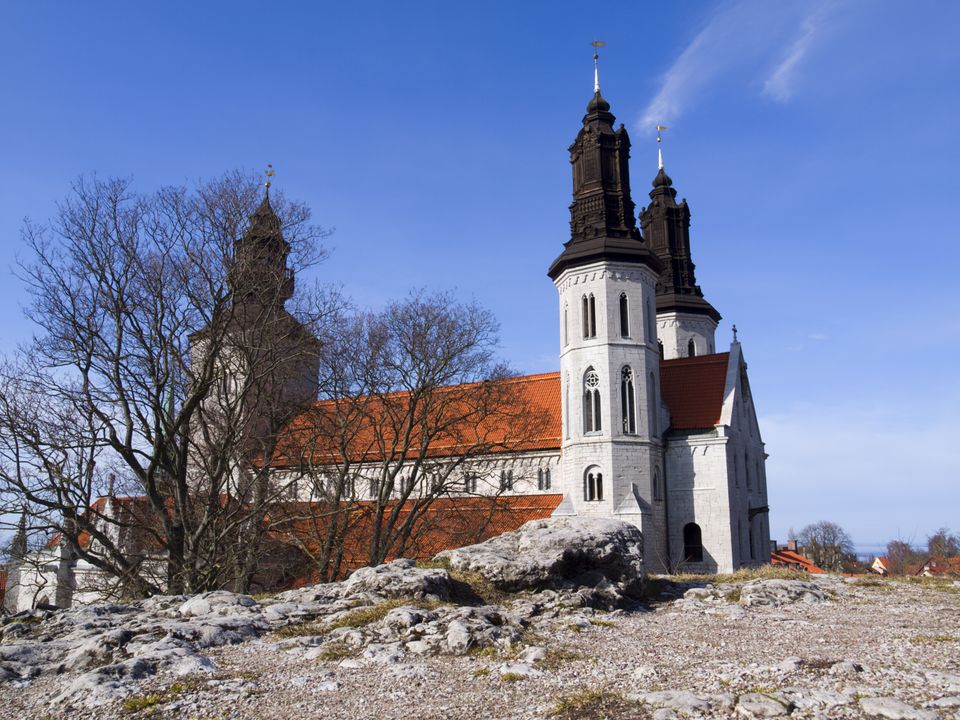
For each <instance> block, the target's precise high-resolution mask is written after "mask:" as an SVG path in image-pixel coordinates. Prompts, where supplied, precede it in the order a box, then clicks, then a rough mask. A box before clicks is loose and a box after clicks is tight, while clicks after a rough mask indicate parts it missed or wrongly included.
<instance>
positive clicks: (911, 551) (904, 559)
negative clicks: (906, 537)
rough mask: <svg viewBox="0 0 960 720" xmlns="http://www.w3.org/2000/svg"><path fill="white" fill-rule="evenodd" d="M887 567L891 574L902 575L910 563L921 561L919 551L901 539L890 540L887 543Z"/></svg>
mask: <svg viewBox="0 0 960 720" xmlns="http://www.w3.org/2000/svg"><path fill="white" fill-rule="evenodd" d="M886 552H887V554H886V557H887V567H888V569H889V571H890V574H891V575H904V574H905V573H906V572H907V571H908V568H909V567H910V566H911V565H920V563H922V562H923V557H921V555H920V552H919V551H918V550H917V549H916V548H915V547H913V546H912V545H911V544H910V543H908V542H905V541H903V540H891V541H890V542H888V543H887V551H886Z"/></svg>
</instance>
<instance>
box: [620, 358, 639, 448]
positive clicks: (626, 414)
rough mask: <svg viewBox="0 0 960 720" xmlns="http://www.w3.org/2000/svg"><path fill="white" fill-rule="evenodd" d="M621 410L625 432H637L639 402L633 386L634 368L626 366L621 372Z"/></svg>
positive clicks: (631, 433)
mask: <svg viewBox="0 0 960 720" xmlns="http://www.w3.org/2000/svg"><path fill="white" fill-rule="evenodd" d="M620 410H621V417H622V419H623V432H624V433H626V434H627V435H636V434H637V402H636V391H635V390H634V387H633V370H631V369H630V368H629V367H625V368H624V369H623V372H622V373H621V374H620Z"/></svg>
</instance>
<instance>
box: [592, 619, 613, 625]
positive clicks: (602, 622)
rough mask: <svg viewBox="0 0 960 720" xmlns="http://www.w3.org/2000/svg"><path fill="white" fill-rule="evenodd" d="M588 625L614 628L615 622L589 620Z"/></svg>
mask: <svg viewBox="0 0 960 720" xmlns="http://www.w3.org/2000/svg"><path fill="white" fill-rule="evenodd" d="M590 624H591V625H595V626H596V627H616V623H615V622H610V621H609V620H596V619H593V618H591V619H590Z"/></svg>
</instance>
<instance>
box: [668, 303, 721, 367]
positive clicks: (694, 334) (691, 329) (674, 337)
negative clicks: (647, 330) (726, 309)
mask: <svg viewBox="0 0 960 720" xmlns="http://www.w3.org/2000/svg"><path fill="white" fill-rule="evenodd" d="M716 331H717V323H716V321H715V320H713V319H712V318H711V317H709V316H707V315H696V314H693V313H678V312H672V311H671V312H661V313H658V314H657V337H658V339H659V340H660V343H661V344H662V345H663V359H664V360H673V359H674V358H680V357H690V356H691V353H690V350H691V349H693V350H694V353H693V354H694V355H712V354H713V353H715V352H716V348H715V346H714V335H715V334H716ZM691 342H693V346H692V348H691V345H690V343H691Z"/></svg>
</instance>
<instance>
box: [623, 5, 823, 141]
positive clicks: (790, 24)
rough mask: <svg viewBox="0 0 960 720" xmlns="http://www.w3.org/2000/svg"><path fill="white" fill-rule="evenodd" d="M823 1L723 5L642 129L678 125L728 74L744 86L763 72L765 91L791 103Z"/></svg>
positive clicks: (664, 81)
mask: <svg viewBox="0 0 960 720" xmlns="http://www.w3.org/2000/svg"><path fill="white" fill-rule="evenodd" d="M824 3H825V0H818V2H811V3H806V4H802V3H796V4H784V3H770V2H766V1H765V0H728V1H727V2H724V3H721V4H720V5H719V7H718V8H717V9H716V11H715V12H714V13H713V14H712V15H711V16H710V17H708V18H707V19H706V21H705V23H704V25H703V27H702V28H701V29H700V31H699V32H698V33H697V34H696V35H695V36H694V38H693V40H691V41H690V44H689V45H687V47H686V48H684V49H683V51H682V52H681V53H680V55H679V56H677V59H676V60H675V61H674V62H673V64H672V65H671V66H670V67H669V68H668V69H667V71H666V72H665V73H664V74H663V76H662V78H661V80H660V88H659V90H658V91H657V94H656V95H655V96H654V97H653V99H652V100H651V101H650V103H649V104H648V105H647V107H646V108H645V110H644V111H643V114H642V115H641V118H640V120H639V123H638V125H639V129H641V130H643V131H651V129H652V128H653V127H654V125H656V124H657V123H662V122H666V123H670V122H673V121H675V120H676V119H677V118H678V117H680V115H682V114H683V113H684V112H685V111H686V110H688V109H689V108H690V107H691V106H692V105H693V104H694V102H695V101H696V99H697V98H698V97H699V96H701V95H703V94H704V93H705V92H707V91H709V89H710V88H711V87H714V86H715V85H716V84H717V83H718V81H719V80H720V79H721V78H723V77H724V76H728V75H736V74H740V75H742V76H743V80H744V84H746V85H750V84H754V83H755V82H757V80H758V77H757V68H762V71H761V77H762V78H763V80H762V88H763V93H764V94H765V95H766V96H767V97H770V98H771V99H774V100H776V101H779V102H783V101H786V100H788V99H789V98H790V97H791V96H792V95H793V94H794V92H795V86H796V81H797V79H798V78H799V76H800V69H801V66H802V65H803V61H804V60H805V59H807V58H808V57H809V55H810V50H811V48H812V47H813V44H814V41H815V39H816V38H817V37H818V35H819V34H820V33H819V29H820V27H821V24H822V22H823V20H824V19H825V17H826V11H825V9H824V8H825V7H826V5H825V4H824Z"/></svg>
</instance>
